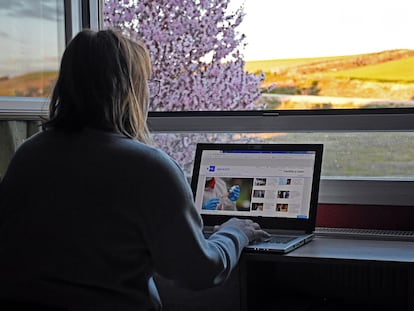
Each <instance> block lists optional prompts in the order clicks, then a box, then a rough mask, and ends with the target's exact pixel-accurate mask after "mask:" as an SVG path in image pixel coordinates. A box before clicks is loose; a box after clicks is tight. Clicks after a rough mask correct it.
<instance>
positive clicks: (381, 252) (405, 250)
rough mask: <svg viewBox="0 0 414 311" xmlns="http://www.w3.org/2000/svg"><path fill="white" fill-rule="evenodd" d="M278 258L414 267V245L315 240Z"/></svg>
mask: <svg viewBox="0 0 414 311" xmlns="http://www.w3.org/2000/svg"><path fill="white" fill-rule="evenodd" d="M246 255H247V257H255V256H258V257H263V256H266V257H269V256H268V254H263V253H261V254H258V253H248V254H246ZM274 256H280V258H279V259H281V260H282V259H290V260H292V259H294V258H297V259H301V258H312V259H334V260H336V259H338V260H369V261H380V262H400V263H414V242H410V241H380V240H362V239H343V238H329V237H315V238H314V239H313V240H312V241H311V242H309V243H308V244H306V245H303V246H301V247H299V248H298V249H296V250H294V251H292V252H290V253H288V254H285V255H279V254H272V257H274ZM273 259H276V258H273Z"/></svg>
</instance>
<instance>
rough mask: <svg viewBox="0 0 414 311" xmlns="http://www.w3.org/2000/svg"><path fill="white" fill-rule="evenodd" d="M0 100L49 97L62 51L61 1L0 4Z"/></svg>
mask: <svg viewBox="0 0 414 311" xmlns="http://www.w3.org/2000/svg"><path fill="white" fill-rule="evenodd" d="M0 42H1V49H0V96H25V97H49V95H50V92H51V90H52V87H53V84H54V81H55V80H56V78H57V72H58V68H59V61H60V57H61V54H62V52H63V49H64V47H65V28H64V1H63V0H20V1H5V0H1V1H0Z"/></svg>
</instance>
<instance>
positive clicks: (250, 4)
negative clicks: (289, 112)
mask: <svg viewBox="0 0 414 311" xmlns="http://www.w3.org/2000/svg"><path fill="white" fill-rule="evenodd" d="M243 3H244V7H245V10H244V11H245V13H246V16H245V18H244V20H243V22H242V24H241V25H240V27H239V28H238V30H239V31H240V32H241V33H244V34H245V35H246V36H247V40H246V42H247V44H248V46H247V48H246V49H245V51H244V56H245V60H265V59H283V58H301V57H318V56H339V55H352V54H359V53H367V52H379V51H383V50H388V49H400V48H401V49H404V48H406V49H414V18H413V12H414V0H391V1H390V0H381V1H378V0H231V2H230V8H233V7H234V8H235V7H239V6H240V5H241V4H243Z"/></svg>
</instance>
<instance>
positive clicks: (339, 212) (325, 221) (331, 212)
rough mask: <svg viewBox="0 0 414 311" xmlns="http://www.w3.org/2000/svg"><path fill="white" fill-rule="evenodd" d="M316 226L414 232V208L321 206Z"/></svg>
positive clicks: (319, 206)
mask: <svg viewBox="0 0 414 311" xmlns="http://www.w3.org/2000/svg"><path fill="white" fill-rule="evenodd" d="M316 226H317V227H329V228H358V229H387V230H414V206H389V205H384V206H382V205H346V204H319V205H318V214H317V218H316Z"/></svg>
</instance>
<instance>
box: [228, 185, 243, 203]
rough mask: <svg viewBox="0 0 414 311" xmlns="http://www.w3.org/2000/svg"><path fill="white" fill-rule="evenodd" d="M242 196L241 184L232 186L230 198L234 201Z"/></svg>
mask: <svg viewBox="0 0 414 311" xmlns="http://www.w3.org/2000/svg"><path fill="white" fill-rule="evenodd" d="M239 196H240V186H239V185H234V186H232V187H231V188H230V190H229V196H228V198H229V200H230V201H232V202H236V201H237V199H238V198H239Z"/></svg>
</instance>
